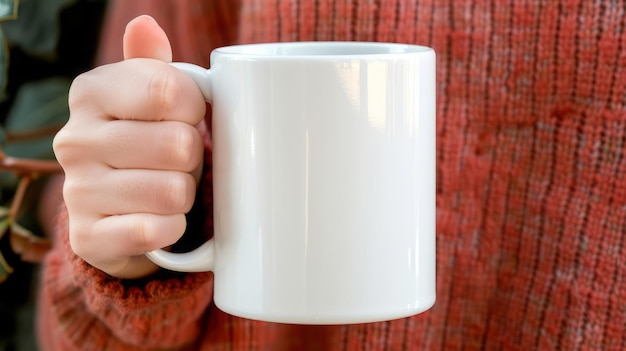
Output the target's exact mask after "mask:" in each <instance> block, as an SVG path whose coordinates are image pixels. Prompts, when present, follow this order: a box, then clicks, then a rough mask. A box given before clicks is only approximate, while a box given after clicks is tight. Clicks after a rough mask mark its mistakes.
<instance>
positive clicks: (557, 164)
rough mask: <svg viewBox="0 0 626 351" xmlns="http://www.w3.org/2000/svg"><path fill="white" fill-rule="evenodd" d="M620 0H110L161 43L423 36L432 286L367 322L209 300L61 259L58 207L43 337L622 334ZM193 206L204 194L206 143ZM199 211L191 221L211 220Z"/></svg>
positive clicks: (564, 338) (605, 344)
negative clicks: (434, 69)
mask: <svg viewBox="0 0 626 351" xmlns="http://www.w3.org/2000/svg"><path fill="white" fill-rule="evenodd" d="M625 11H626V3H624V2H623V1H588V0H554V1H531V0H519V1H517V0H516V1H506V2H505V1H495V0H468V1H456V0H405V1H402V0H301V1H292V0H267V1H265V0H256V1H255V0H239V1H233V0H223V1H218V0H212V1H200V0H198V1H191V0H189V1H180V0H172V1H164V0H162V1H158V2H153V1H143V0H134V1H119V2H118V3H114V4H113V6H112V11H111V14H110V17H109V21H108V23H107V25H108V27H107V32H106V33H105V36H104V39H103V51H102V52H101V58H102V62H108V61H114V60H119V59H121V33H122V31H123V28H124V25H125V23H126V22H127V21H128V19H130V18H132V17H134V16H135V15H137V14H139V13H149V14H152V15H153V16H154V17H156V18H157V20H158V21H159V22H160V23H161V24H163V25H164V27H165V29H166V31H167V32H168V34H169V35H170V38H171V39H172V41H173V47H174V54H175V59H177V60H187V61H191V62H194V63H199V64H203V65H205V66H206V65H208V57H209V52H210V50H211V49H212V48H214V47H216V46H220V45H224V44H229V43H233V42H259V41H295V40H367V41H396V42H409V43H418V44H424V45H428V46H432V47H434V48H435V50H436V51H437V54H438V63H437V65H438V76H437V77H438V79H437V84H438V85H437V96H438V108H437V138H438V139H437V155H438V178H437V235H438V241H437V264H438V266H437V284H438V286H437V302H436V304H435V307H434V308H433V309H432V310H430V311H428V312H425V313H423V314H421V315H418V316H415V317H412V318H406V319H400V320H394V321H390V322H384V323H371V324H363V325H348V326H297V325H282V324H272V323H262V322H255V321H250V320H245V319H240V318H236V317H232V316H229V315H226V314H225V313H223V312H221V311H219V310H217V309H216V308H215V307H214V306H212V305H211V298H210V293H211V290H212V276H211V274H210V273H194V274H185V275H168V274H165V273H163V275H162V276H161V277H157V278H155V279H153V280H151V281H132V282H129V281H120V280H117V279H113V278H111V277H108V276H107V275H105V274H103V273H102V272H100V271H98V270H96V269H94V268H92V267H90V266H89V265H87V264H86V263H85V262H83V261H82V260H81V259H79V258H77V257H76V256H75V255H74V254H73V253H72V252H71V250H70V249H69V246H68V244H67V241H68V240H67V220H66V214H65V213H64V212H62V214H61V216H60V220H59V227H58V231H57V237H56V243H55V247H54V250H53V251H52V252H51V253H50V254H49V256H48V258H47V261H46V265H45V270H44V272H43V279H42V289H41V294H40V297H41V298H40V308H39V313H40V315H39V317H40V318H39V335H40V344H41V346H42V347H43V348H44V349H48V350H64V351H65V350H127V349H150V348H162V349H185V348H186V349H203V350H222V349H229V350H230V349H238V350H255V349H260V350H304V349H311V350H361V349H363V350H461V349H464V350H483V349H486V350H501V349H503V350H553V349H560V350H625V349H626V336H625V334H626V303H625V302H624V301H626V181H625V180H624V178H623V174H624V173H625V172H626V157H625V152H626V151H625V148H626V14H625ZM206 169H207V172H206V174H205V179H204V182H203V185H202V188H201V194H200V195H201V196H200V198H201V199H200V201H198V204H197V206H200V207H203V208H207V209H210V204H211V201H210V194H211V191H210V190H211V187H210V153H209V152H207V167H206ZM209 217H210V216H208V217H207V218H206V223H204V224H205V225H204V231H205V233H206V232H210V228H211V227H210V224H211V223H210V218H209Z"/></svg>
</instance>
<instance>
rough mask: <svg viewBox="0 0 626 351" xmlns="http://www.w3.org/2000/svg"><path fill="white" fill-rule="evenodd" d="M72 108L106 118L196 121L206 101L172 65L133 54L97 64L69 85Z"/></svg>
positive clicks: (75, 110)
mask: <svg viewBox="0 0 626 351" xmlns="http://www.w3.org/2000/svg"><path fill="white" fill-rule="evenodd" d="M69 105H70V111H71V112H72V114H73V115H77V114H78V115H81V114H80V113H79V112H80V111H81V110H84V109H86V110H88V115H90V116H96V117H99V118H104V119H124V120H141V121H164V120H168V121H180V122H185V123H188V124H190V125H194V126H195V125H197V124H198V123H200V121H202V119H203V118H204V114H205V111H206V103H205V100H204V98H203V97H202V93H201V92H200V89H199V88H198V87H197V85H196V84H195V83H194V81H193V80H192V79H191V78H190V77H189V76H187V75H186V74H185V73H183V72H181V71H180V70H178V69H176V68H174V67H172V66H171V65H169V64H167V63H165V62H162V61H159V60H154V59H145V58H134V59H129V60H125V61H122V62H117V63H114V64H110V65H105V66H100V67H97V68H95V69H93V70H91V71H89V72H87V73H84V74H82V75H80V76H78V77H77V78H76V79H75V80H74V82H73V83H72V86H71V88H70V93H69Z"/></svg>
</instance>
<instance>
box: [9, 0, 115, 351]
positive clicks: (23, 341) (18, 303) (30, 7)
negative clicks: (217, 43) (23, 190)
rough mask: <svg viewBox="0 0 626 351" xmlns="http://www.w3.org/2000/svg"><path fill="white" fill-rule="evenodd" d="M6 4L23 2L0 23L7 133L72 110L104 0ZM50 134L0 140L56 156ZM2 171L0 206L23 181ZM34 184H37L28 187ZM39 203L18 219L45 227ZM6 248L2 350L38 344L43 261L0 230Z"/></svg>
mask: <svg viewBox="0 0 626 351" xmlns="http://www.w3.org/2000/svg"><path fill="white" fill-rule="evenodd" d="M0 5H1V6H2V7H5V8H6V7H7V6H18V8H17V18H12V16H9V17H4V18H3V19H2V22H0V29H1V30H2V37H1V39H2V40H3V41H4V42H3V43H2V44H3V48H2V49H0V50H2V51H3V52H2V57H1V58H0V59H1V60H2V63H1V64H0V68H2V70H0V74H3V75H2V77H3V80H2V81H0V83H2V84H0V89H1V88H3V89H2V92H1V93H0V125H1V126H2V128H3V132H4V131H6V130H8V129H11V128H22V129H24V128H26V129H28V128H37V127H38V126H41V125H43V124H46V123H56V124H59V123H63V122H64V121H65V120H66V119H67V116H68V113H69V111H68V110H67V104H66V101H67V100H66V95H67V90H68V89H69V84H70V83H71V80H72V78H73V77H75V76H76V75H78V74H80V73H81V72H84V71H86V70H88V69H89V68H90V67H92V65H93V60H94V55H95V52H96V46H97V42H98V37H99V32H100V27H101V24H102V19H103V15H104V12H105V10H106V5H107V2H106V0H20V1H19V3H18V2H17V1H7V0H0ZM55 101H56V102H57V103H56V104H53V103H52V102H55ZM2 134H3V135H4V133H2ZM51 140H52V139H51V136H48V137H46V138H43V139H41V140H35V141H34V142H31V143H13V144H11V143H9V142H8V141H7V140H5V139H4V138H3V139H2V140H0V145H1V146H2V151H3V152H5V153H7V154H10V155H13V154H19V156H20V157H26V158H28V157H32V158H51V157H53V154H52V145H51ZM0 173H1V174H0V202H1V203H0V207H5V208H6V207H9V206H10V204H11V201H12V198H13V196H14V193H15V187H16V184H17V180H16V177H15V175H14V174H11V172H6V171H0ZM36 190H37V186H33V187H32V188H31V189H30V192H33V191H34V192H36ZM35 195H36V194H35ZM35 197H36V196H35ZM35 207H36V201H35V202H34V203H33V204H31V208H27V209H26V213H25V215H24V216H23V218H24V219H23V221H24V223H20V224H22V225H24V226H27V227H29V229H30V230H32V231H33V232H35V233H40V232H41V230H40V228H39V227H38V225H37V222H36V220H34V218H35V216H34V215H32V212H33V211H34V208H35ZM28 212H31V213H28ZM0 253H2V255H3V256H4V258H5V260H6V261H7V262H8V263H9V265H10V266H12V267H13V269H14V272H13V273H11V274H10V275H9V276H8V277H7V279H6V280H5V281H4V282H2V283H0V351H11V350H29V351H30V350H36V349H37V342H36V335H35V325H34V323H35V317H34V314H35V309H36V296H37V286H38V284H37V280H38V271H39V265H38V264H36V263H35V264H34V263H27V262H23V261H22V260H21V259H20V257H19V256H18V255H16V254H15V253H13V252H12V250H11V246H10V243H9V235H8V234H7V233H0Z"/></svg>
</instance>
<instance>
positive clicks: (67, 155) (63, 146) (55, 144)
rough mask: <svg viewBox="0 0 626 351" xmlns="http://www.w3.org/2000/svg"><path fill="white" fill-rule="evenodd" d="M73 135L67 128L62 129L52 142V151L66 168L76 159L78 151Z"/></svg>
mask: <svg viewBox="0 0 626 351" xmlns="http://www.w3.org/2000/svg"><path fill="white" fill-rule="evenodd" d="M76 146H77V145H76V141H75V138H74V137H73V133H72V132H71V131H69V130H68V129H67V126H66V127H63V128H61V130H59V131H58V132H57V134H56V135H55V136H54V139H53V140H52V150H53V151H54V155H55V156H56V158H57V160H58V161H59V163H60V164H61V166H65V165H67V164H69V163H71V161H72V160H73V159H74V158H75V157H76V155H75V153H76V151H77V150H78V149H80V148H77V147H76Z"/></svg>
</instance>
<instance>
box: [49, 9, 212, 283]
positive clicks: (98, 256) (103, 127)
mask: <svg viewBox="0 0 626 351" xmlns="http://www.w3.org/2000/svg"><path fill="white" fill-rule="evenodd" d="M123 45H124V61H121V62H118V63H114V64H110V65H105V66H101V67H98V68H96V69H94V70H92V71H90V72H87V73H85V74H82V75H80V76H79V77H77V78H76V79H75V80H74V82H73V83H72V86H71V89H70V93H69V106H70V119H69V121H68V123H67V124H66V125H65V126H64V127H63V129H62V130H61V131H59V133H58V134H57V135H56V137H55V139H54V143H53V146H54V151H55V153H56V156H57V159H58V161H59V163H60V164H61V166H62V167H63V169H64V171H65V184H64V188H63V195H64V199H65V203H66V206H67V209H68V212H69V235H70V244H71V246H72V249H73V250H74V252H75V253H76V254H77V255H78V256H80V257H81V258H83V259H84V260H85V261H87V262H88V263H90V264H91V265H93V266H94V267H96V268H99V269H100V270H102V271H104V272H106V273H108V274H110V275H112V276H115V277H118V278H141V277H145V276H147V275H149V274H151V273H153V272H155V271H156V270H157V269H158V267H157V266H156V265H154V264H153V263H152V262H150V261H149V260H148V259H147V258H146V257H145V256H144V255H143V253H144V252H146V251H151V250H155V249H158V248H162V247H165V246H168V245H171V244H173V243H174V242H176V241H177V240H178V239H179V238H180V237H181V236H182V234H183V233H184V231H185V227H186V220H185V213H186V212H188V211H189V210H190V209H191V207H192V206H193V201H194V197H195V192H196V187H197V182H198V179H199V177H200V172H201V167H202V160H203V150H204V148H203V142H202V137H201V135H200V133H199V131H198V129H197V128H196V126H197V125H199V124H200V123H201V122H202V120H203V117H204V114H205V109H206V104H205V102H204V99H203V97H202V94H201V93H200V90H199V89H198V88H197V86H196V85H195V83H194V82H193V81H192V80H191V79H190V78H189V77H188V76H187V75H185V74H184V73H182V72H180V71H179V70H177V69H176V68H173V67H171V66H170V65H169V64H167V62H170V61H171V60H172V53H171V47H170V43H169V40H168V38H167V36H166V35H165V33H164V31H163V30H162V29H161V28H160V27H159V26H158V24H157V23H156V22H155V21H154V20H153V19H152V18H151V17H148V16H140V17H137V18H135V19H134V20H133V21H131V22H130V23H129V24H128V25H127V27H126V32H125V34H124V41H123Z"/></svg>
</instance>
